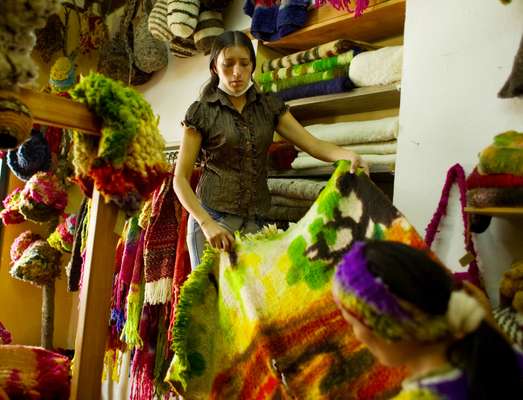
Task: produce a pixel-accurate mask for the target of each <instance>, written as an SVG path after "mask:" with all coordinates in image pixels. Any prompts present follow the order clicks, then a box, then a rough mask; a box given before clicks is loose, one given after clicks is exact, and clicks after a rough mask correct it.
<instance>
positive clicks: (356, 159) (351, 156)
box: [343, 150, 369, 175]
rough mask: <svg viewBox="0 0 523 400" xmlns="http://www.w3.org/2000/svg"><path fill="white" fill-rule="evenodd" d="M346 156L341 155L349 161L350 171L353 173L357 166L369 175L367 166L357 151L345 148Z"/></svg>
mask: <svg viewBox="0 0 523 400" xmlns="http://www.w3.org/2000/svg"><path fill="white" fill-rule="evenodd" d="M345 152H346V156H345V157H343V159H344V160H347V161H350V172H351V173H352V174H354V173H355V172H356V171H357V169H358V168H363V171H364V172H365V173H366V174H367V175H369V166H368V165H367V163H366V162H365V161H363V159H362V158H361V156H360V155H359V154H358V153H355V152H354V151H351V150H345Z"/></svg>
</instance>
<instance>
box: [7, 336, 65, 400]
mask: <svg viewBox="0 0 523 400" xmlns="http://www.w3.org/2000/svg"><path fill="white" fill-rule="evenodd" d="M0 389H3V391H4V392H5V393H6V394H7V396H8V397H7V398H8V399H38V400H68V399H69V391H70V365H69V359H68V358H67V357H65V356H62V355H60V354H57V353H53V352H51V351H49V350H45V349H42V348H39V347H32V346H20V345H0ZM0 394H1V391H0Z"/></svg>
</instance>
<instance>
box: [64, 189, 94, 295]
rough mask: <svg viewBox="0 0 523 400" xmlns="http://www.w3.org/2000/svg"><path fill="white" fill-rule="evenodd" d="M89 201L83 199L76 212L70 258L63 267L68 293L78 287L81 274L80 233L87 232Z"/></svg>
mask: <svg viewBox="0 0 523 400" xmlns="http://www.w3.org/2000/svg"><path fill="white" fill-rule="evenodd" d="M88 203H89V201H88V200H87V198H85V197H84V199H83V200H82V204H81V205H80V209H79V211H78V217H77V221H76V227H75V230H74V233H73V245H72V247H71V258H70V259H69V262H68V263H67V265H66V266H65V273H66V276H67V290H68V291H69V292H75V291H77V290H78V288H79V286H80V276H81V273H82V263H83V260H82V247H83V246H82V232H83V231H85V230H87V226H86V225H87V221H88V220H89V219H88V212H89V204H88Z"/></svg>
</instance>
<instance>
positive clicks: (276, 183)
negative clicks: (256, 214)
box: [264, 178, 327, 222]
mask: <svg viewBox="0 0 523 400" xmlns="http://www.w3.org/2000/svg"><path fill="white" fill-rule="evenodd" d="M326 183H327V182H326V181H317V180H312V179H285V178H281V179H280V178H271V179H269V180H268V185H269V193H270V194H271V208H270V209H269V211H268V212H267V214H266V215H264V218H265V219H267V220H268V221H289V222H296V221H299V220H300V219H301V218H302V217H303V216H304V215H305V213H306V212H307V211H308V210H309V208H310V207H311V205H312V204H313V203H314V201H315V200H316V199H317V198H318V195H319V194H320V192H321V191H322V189H323V188H324V187H325V185H326Z"/></svg>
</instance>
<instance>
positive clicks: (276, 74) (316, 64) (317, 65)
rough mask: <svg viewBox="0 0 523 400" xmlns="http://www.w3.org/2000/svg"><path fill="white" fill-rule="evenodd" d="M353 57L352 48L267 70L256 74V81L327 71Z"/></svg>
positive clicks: (266, 81) (259, 82)
mask: <svg viewBox="0 0 523 400" xmlns="http://www.w3.org/2000/svg"><path fill="white" fill-rule="evenodd" d="M353 58H354V50H350V51H347V52H345V53H343V54H339V55H337V56H332V57H327V58H322V59H320V60H315V61H311V62H308V63H306V64H298V65H293V66H292V67H287V68H279V69H276V70H273V71H267V72H264V73H262V74H261V75H258V77H257V78H256V82H257V83H258V84H267V83H271V82H274V81H278V80H282V79H289V78H293V77H297V76H301V75H306V74H313V73H315V72H322V71H327V70H330V69H334V68H336V67H340V66H347V65H349V64H350V62H351V61H352V59H353Z"/></svg>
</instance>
